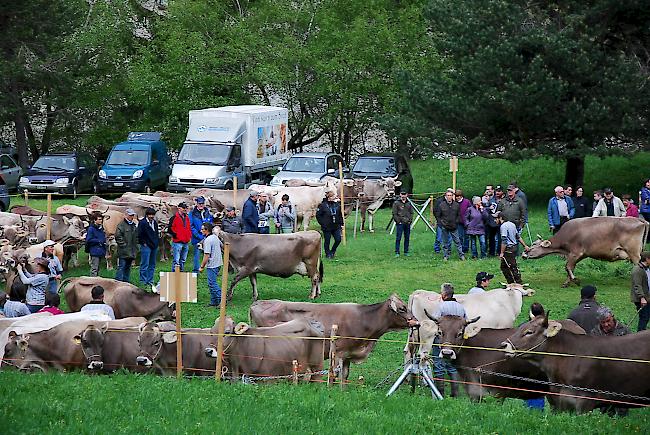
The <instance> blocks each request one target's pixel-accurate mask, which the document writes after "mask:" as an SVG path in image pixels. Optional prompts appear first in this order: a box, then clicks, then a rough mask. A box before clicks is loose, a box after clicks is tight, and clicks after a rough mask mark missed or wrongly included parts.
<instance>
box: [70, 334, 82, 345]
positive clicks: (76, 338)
mask: <svg viewBox="0 0 650 435" xmlns="http://www.w3.org/2000/svg"><path fill="white" fill-rule="evenodd" d="M72 342H73V343H74V344H76V345H77V346H79V345H80V344H81V334H77V335H75V336H74V337H72Z"/></svg>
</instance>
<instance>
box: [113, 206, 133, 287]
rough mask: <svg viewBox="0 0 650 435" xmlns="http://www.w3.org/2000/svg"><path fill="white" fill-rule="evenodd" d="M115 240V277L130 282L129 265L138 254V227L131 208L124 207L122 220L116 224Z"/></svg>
mask: <svg viewBox="0 0 650 435" xmlns="http://www.w3.org/2000/svg"><path fill="white" fill-rule="evenodd" d="M115 242H116V243H117V271H116V272H115V279H116V280H118V281H123V282H129V283H130V282H131V265H132V264H133V260H135V257H136V255H137V254H138V227H137V225H136V217H135V211H134V210H133V209H132V208H127V209H126V212H125V213H124V220H123V221H122V222H120V223H119V225H118V226H117V229H116V230H115Z"/></svg>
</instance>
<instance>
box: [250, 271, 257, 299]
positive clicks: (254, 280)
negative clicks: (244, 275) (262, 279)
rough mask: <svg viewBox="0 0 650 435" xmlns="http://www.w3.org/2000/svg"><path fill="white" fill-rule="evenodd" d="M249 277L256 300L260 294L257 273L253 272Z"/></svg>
mask: <svg viewBox="0 0 650 435" xmlns="http://www.w3.org/2000/svg"><path fill="white" fill-rule="evenodd" d="M248 278H249V279H250V280H251V286H252V287H253V302H255V301H256V300H257V297H258V296H259V295H258V294H257V274H255V273H253V274H251V275H250V276H249V277H248Z"/></svg>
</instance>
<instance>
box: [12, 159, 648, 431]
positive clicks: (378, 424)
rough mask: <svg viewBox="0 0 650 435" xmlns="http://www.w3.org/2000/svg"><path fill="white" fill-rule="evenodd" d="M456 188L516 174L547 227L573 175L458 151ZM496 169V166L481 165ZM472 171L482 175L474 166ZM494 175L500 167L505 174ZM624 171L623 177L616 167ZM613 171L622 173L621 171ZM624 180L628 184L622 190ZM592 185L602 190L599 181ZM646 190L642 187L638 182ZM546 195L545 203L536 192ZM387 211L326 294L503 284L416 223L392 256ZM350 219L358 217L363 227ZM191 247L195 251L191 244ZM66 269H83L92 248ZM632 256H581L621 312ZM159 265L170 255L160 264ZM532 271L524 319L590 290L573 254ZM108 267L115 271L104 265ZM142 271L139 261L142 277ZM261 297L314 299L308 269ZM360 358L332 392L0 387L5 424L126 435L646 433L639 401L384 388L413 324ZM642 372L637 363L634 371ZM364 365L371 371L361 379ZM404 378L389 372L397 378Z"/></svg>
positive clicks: (201, 316)
mask: <svg viewBox="0 0 650 435" xmlns="http://www.w3.org/2000/svg"><path fill="white" fill-rule="evenodd" d="M632 162H634V165H636V164H642V163H643V164H645V165H647V163H648V162H650V158H649V156H648V155H647V154H644V155H639V156H637V157H635V158H634V159H630V160H625V161H624V160H620V159H618V158H613V159H605V160H596V159H588V161H587V163H588V165H587V171H588V173H590V174H591V173H592V171H593V172H594V174H593V175H589V176H588V177H587V179H588V183H589V186H593V187H596V186H598V187H600V186H602V185H604V184H610V183H609V182H610V181H612V182H611V184H612V185H614V187H615V188H617V189H618V188H619V187H617V186H623V187H625V186H630V188H632V187H633V186H637V185H639V184H640V181H639V180H640V179H642V178H643V177H644V176H645V175H644V174H643V171H642V169H641V168H637V167H636V166H634V167H633V169H632V170H630V171H628V169H630V165H631V163H632ZM412 169H413V172H414V176H415V178H416V188H415V190H416V192H433V191H440V190H442V189H443V188H444V187H446V186H447V185H448V184H450V176H449V173H448V172H447V170H448V163H447V161H446V160H445V161H435V162H430V161H427V162H419V161H417V162H413V163H412ZM461 171H466V173H467V175H465V173H464V172H461V175H460V176H459V186H461V187H463V188H465V190H466V192H467V195H468V196H471V195H472V194H478V193H481V192H482V189H483V187H484V184H485V182H486V181H488V182H489V181H492V182H494V183H495V184H497V183H501V184H505V183H507V182H508V181H509V180H511V179H517V180H518V181H519V183H520V185H521V186H522V188H523V190H525V191H526V192H527V193H529V195H530V196H531V197H532V199H533V202H534V203H535V204H534V205H533V206H532V210H531V214H530V221H531V222H530V225H531V232H532V234H533V237H534V234H536V233H539V234H542V235H544V236H547V235H548V227H547V223H546V217H545V216H546V213H545V207H544V206H543V205H542V204H543V203H544V202H546V200H547V199H548V197H550V194H548V193H546V192H551V191H552V188H553V187H554V185H555V184H557V181H558V180H560V179H561V178H562V177H561V174H563V167H561V165H558V164H556V163H554V162H552V161H548V160H543V161H542V160H537V161H532V162H525V163H524V164H518V165H511V164H508V163H506V162H503V161H499V160H496V161H492V160H490V161H488V160H485V159H471V160H463V161H461ZM486 172H489V174H495V176H494V178H492V176H486V175H484V174H485V173H486ZM469 174H474V175H472V176H471V177H470V176H469ZM496 174H499V175H498V176H497V175H496ZM614 174H615V175H614ZM613 180H616V181H613ZM623 187H621V189H622V188H623ZM589 188H591V187H589ZM635 188H636V187H635ZM536 198H537V200H536ZM83 202H84V199H81V198H78V199H77V200H72V199H57V201H56V204H57V205H61V204H63V203H78V204H83ZM30 205H32V206H35V207H39V208H41V209H44V208H45V207H44V201H42V200H33V201H32V200H30ZM389 218H390V215H389V212H388V210H386V209H384V210H381V211H380V212H379V213H378V215H377V219H376V228H377V231H376V232H375V233H374V234H370V233H364V234H360V235H358V236H357V238H356V239H353V237H352V232H351V230H350V231H348V242H347V246H341V248H340V250H339V252H338V254H337V259H336V260H334V261H332V260H327V261H326V262H325V280H324V282H323V285H322V292H323V293H322V296H321V297H320V298H319V299H318V301H319V302H359V303H372V302H378V301H382V300H385V299H386V298H387V297H388V296H389V295H390V294H391V293H392V292H395V293H397V294H398V295H399V296H400V297H401V298H402V299H403V300H405V301H406V300H407V298H408V296H409V294H410V293H412V292H413V291H414V290H416V289H429V290H438V289H439V286H440V284H441V283H442V282H447V281H449V282H452V283H453V284H454V285H455V286H456V289H457V291H459V292H465V291H466V290H467V289H469V288H470V287H471V286H472V285H473V279H474V276H475V275H476V273H477V272H478V271H480V270H486V271H489V272H491V273H494V274H495V275H496V276H497V278H496V279H495V280H494V282H493V284H494V285H493V287H498V281H499V280H500V279H501V278H502V276H501V273H500V271H499V263H498V261H497V260H496V259H487V260H474V261H471V260H470V261H466V262H460V261H458V260H456V259H455V257H452V258H454V259H453V261H450V262H448V263H444V262H443V261H442V258H441V256H440V255H436V256H433V255H432V253H433V248H432V245H433V235H432V234H431V233H430V232H429V231H425V229H424V228H425V226H424V225H422V224H418V226H417V227H416V229H415V230H414V231H413V232H412V236H411V246H412V248H411V251H412V254H413V255H412V256H411V257H409V258H404V257H401V258H397V259H396V258H394V257H393V247H394V237H393V236H390V235H388V234H387V233H386V232H385V231H384V228H385V227H386V225H387V223H388V220H389ZM352 222H353V218H351V219H349V220H348V225H350V226H351V225H352ZM190 255H191V253H190ZM81 261H82V265H81V267H79V268H78V269H75V270H71V271H70V272H68V273H66V276H73V275H84V274H86V273H87V271H88V267H87V262H86V259H85V258H83V255H82V258H81ZM631 267H632V266H631V265H630V264H628V263H623V262H617V263H604V262H597V261H593V260H585V261H583V262H581V263H580V264H579V265H578V267H577V269H576V274H577V276H578V277H580V278H581V279H582V282H583V284H588V283H592V284H595V285H596V286H597V287H598V298H599V300H600V301H601V302H603V303H605V304H606V305H608V306H610V307H611V308H613V309H614V311H615V313H616V315H617V317H618V318H619V319H622V320H624V321H627V320H629V319H630V318H632V317H633V315H634V309H633V305H632V304H631V303H630V302H629V292H630V290H629V281H630V279H629V274H630V270H631ZM160 268H161V270H166V269H168V268H169V264H168V263H167V264H160ZM520 268H521V270H522V275H523V278H524V281H525V282H529V283H530V285H531V287H532V288H534V289H536V290H537V294H536V295H535V296H534V297H533V298H526V299H525V302H524V307H523V310H522V311H523V312H522V314H521V315H520V317H519V319H518V321H523V320H524V319H525V318H526V313H527V311H528V310H527V308H528V306H529V305H530V303H532V302H534V301H539V302H541V303H542V304H544V306H545V307H546V308H547V309H550V310H551V317H552V318H564V317H565V316H566V315H567V314H568V312H569V311H570V310H571V309H572V308H573V307H574V306H575V305H576V304H577V303H578V301H579V299H580V297H579V289H578V288H577V287H571V288H567V289H563V288H561V287H560V285H561V284H562V282H563V281H564V279H565V272H564V261H563V260H562V259H560V258H557V257H550V256H549V257H546V258H543V259H540V260H529V261H525V262H524V261H520ZM101 275H102V276H106V277H112V276H113V272H112V271H106V270H104V269H102V271H101ZM136 278H137V269H135V270H134V271H133V272H132V279H136ZM258 286H259V291H260V298H262V299H272V298H277V299H284V300H294V301H304V300H306V299H307V296H308V294H309V289H310V283H309V280H308V279H307V278H301V277H297V276H294V277H292V278H289V279H280V278H271V277H267V276H259V277H258ZM250 296H251V287H250V283H249V282H248V281H247V280H246V281H242V282H241V283H240V284H239V285H238V286H237V287H236V289H235V296H234V300H233V303H232V305H229V306H228V313H229V314H230V315H232V316H233V317H234V318H235V320H236V321H246V320H247V312H248V307H249V305H250ZM207 302H208V291H207V284H206V281H205V277H203V276H202V277H200V280H199V302H198V303H197V304H183V325H184V326H187V327H209V326H211V325H212V324H213V323H214V320H215V318H216V316H217V311H216V310H214V309H210V308H208V307H206V306H205V304H206V303H207ZM383 339H384V340H383V341H381V342H380V343H378V345H377V347H376V348H375V350H374V351H373V353H372V354H371V355H370V358H369V359H368V360H367V361H366V362H365V363H363V364H361V365H357V366H353V367H352V370H351V375H350V380H352V381H355V383H353V384H352V385H350V386H349V387H348V389H347V391H339V388H338V387H335V388H332V389H328V388H327V387H326V386H325V385H322V384H318V383H317V384H313V385H301V386H298V387H294V386H291V385H286V384H276V385H256V386H246V385H233V384H222V385H217V384H216V383H215V382H214V381H213V380H204V379H185V380H182V381H177V380H176V379H171V378H161V377H158V376H154V375H133V374H128V373H118V374H115V375H111V376H89V375H83V374H76V373H75V374H58V373H56V374H47V375H41V374H34V375H24V374H19V373H12V372H3V373H0V391H1V392H2V394H3V397H5V398H6V399H5V406H4V407H2V409H0V422H1V423H3V424H2V425H1V426H0V427H2V428H3V429H2V432H3V433H34V432H47V433H53V432H56V433H75V432H76V433H115V432H120V433H126V432H129V433H130V432H136V431H142V432H147V433H153V432H165V433H167V432H172V433H205V432H227V433H334V432H339V433H341V432H342V433H387V432H396V433H412V432H417V433H428V432H433V431H444V432H449V433H459V432H470V431H471V432H480V433H522V432H526V433H542V432H551V431H553V432H558V433H612V432H613V433H627V432H630V433H633V432H646V431H647V424H648V421H649V417H650V411H648V410H645V409H643V410H632V411H631V413H630V416H629V417H627V418H618V419H612V418H609V417H606V416H604V415H601V414H600V413H599V412H595V413H592V414H590V415H585V416H575V415H571V414H553V413H551V412H550V411H548V410H547V411H545V412H543V413H539V412H533V411H530V410H528V409H526V408H525V407H524V406H523V405H522V402H521V401H519V400H512V399H507V400H505V401H503V402H500V401H497V400H494V399H487V400H485V402H484V403H482V404H475V403H471V402H470V401H469V400H467V399H459V400H451V399H447V400H445V401H444V402H434V401H432V400H431V398H430V396H429V394H428V393H427V392H426V391H425V390H424V389H419V390H418V391H417V392H416V394H415V395H411V394H410V391H409V390H408V389H407V388H403V389H402V390H400V391H398V393H397V394H395V395H394V396H393V397H391V398H385V397H384V395H385V393H386V391H387V389H388V387H389V385H383V386H381V387H380V388H375V386H376V385H377V384H378V383H379V382H380V381H382V380H383V379H384V378H386V376H387V375H389V374H390V373H391V372H393V371H395V370H397V369H399V367H400V364H401V362H402V348H403V343H404V341H405V340H406V331H402V332H396V333H390V334H387V335H385V336H384V337H383ZM630 375H631V376H632V375H633V374H630ZM360 376H363V378H364V379H365V382H364V383H363V384H362V385H361V384H358V383H356V381H357V379H358V378H359V377H360ZM395 376H396V375H394V376H393V377H391V381H390V382H392V379H394V377H395Z"/></svg>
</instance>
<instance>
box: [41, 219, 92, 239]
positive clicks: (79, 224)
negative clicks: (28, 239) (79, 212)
mask: <svg viewBox="0 0 650 435" xmlns="http://www.w3.org/2000/svg"><path fill="white" fill-rule="evenodd" d="M37 234H38V238H39V239H46V238H47V225H42V226H39V228H38V233H37ZM85 238H86V225H84V221H83V220H82V219H81V218H80V217H79V216H72V217H67V216H61V217H60V218H59V219H53V220H52V223H51V226H50V239H51V240H54V241H61V242H64V241H67V240H77V241H81V240H84V239H85Z"/></svg>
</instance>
